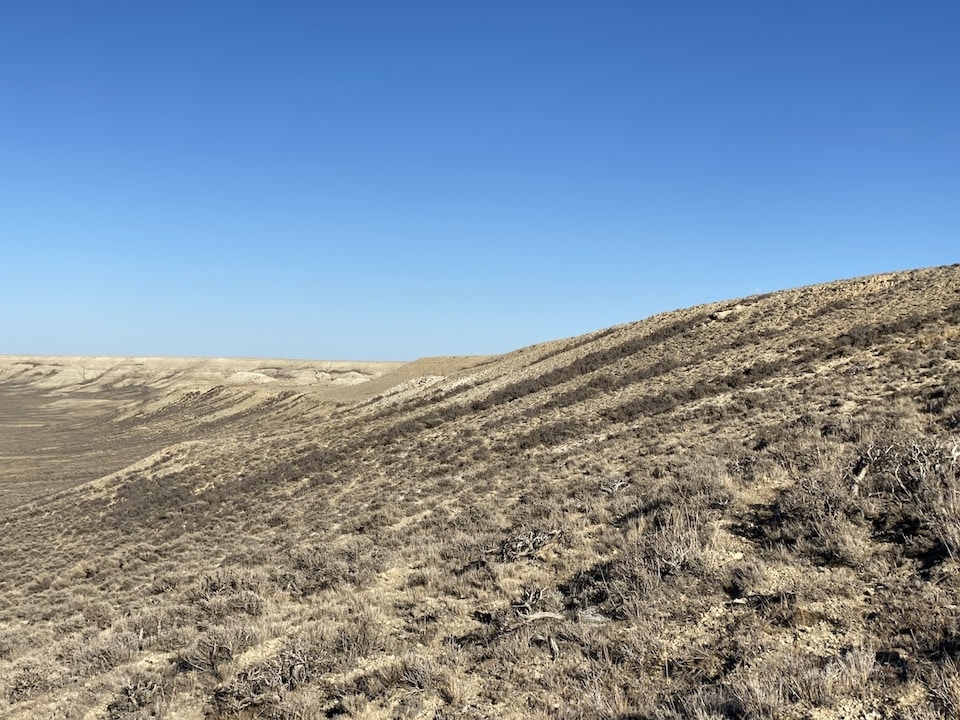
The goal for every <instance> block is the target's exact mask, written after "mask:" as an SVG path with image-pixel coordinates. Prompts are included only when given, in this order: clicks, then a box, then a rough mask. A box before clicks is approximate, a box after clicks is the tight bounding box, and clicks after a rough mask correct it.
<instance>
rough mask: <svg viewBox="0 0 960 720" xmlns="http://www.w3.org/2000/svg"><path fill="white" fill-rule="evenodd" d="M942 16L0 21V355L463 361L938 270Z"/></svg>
mask: <svg viewBox="0 0 960 720" xmlns="http://www.w3.org/2000/svg"><path fill="white" fill-rule="evenodd" d="M958 31H960V3H956V2H934V1H930V2H923V3H910V2H906V1H905V0H904V1H903V2H884V1H883V0H871V1H870V2H853V1H850V2H832V1H831V2H828V1H826V0H811V1H809V2H806V1H805V2H778V1H776V0H763V1H756V2H751V1H748V0H742V1H738V2H713V1H712V0H711V1H709V2H708V1H703V2H688V1H684V0H677V1H671V2H652V1H651V2H627V1H626V0H621V1H618V2H613V1H611V2H585V1H584V2H563V1H557V0H551V1H549V2H548V1H547V0H542V1H537V2H533V1H529V0H511V1H506V0H504V1H500V0H492V1H491V0H484V1H483V2H479V1H478V2H451V1H449V0H448V1H445V2H439V1H438V2H421V1H417V0H410V1H409V2H397V1H390V2H386V1H384V2H366V1H363V0H356V1H350V2H347V1H346V0H342V1H337V2H321V1H319V0H318V1H316V2H290V1H285V0H277V1H274V2H243V1H239V0H231V1H230V2H226V1H224V2H214V1H213V0H210V1H207V2H203V1H192V2H177V1H164V2H159V1H157V2H120V1H119V0H118V1H116V2H102V1H99V0H90V1H89V2H82V3H81V2H73V1H72V0H71V1H70V2H44V1H43V0H38V2H30V3H7V4H6V5H5V7H4V8H2V10H0V248H2V253H0V354H2V353H7V354H94V355H96V354H115V355H190V356H261V357H288V358H317V359H371V360H373V359H413V358H416V357H420V356H426V355H447V354H451V355H452V354H485V353H497V352H505V351H508V350H511V349H514V348H516V347H519V346H522V345H527V344H531V343H534V342H539V341H542V340H549V339H554V338H558V337H566V336H571V335H577V334H580V333H584V332H589V331H591V330H596V329H600V328H603V327H606V326H609V325H613V324H616V323H621V322H627V321H631V320H638V319H641V318H643V317H646V316H648V315H651V314H653V313H657V312H661V311H665V310H670V309H675V308H679V307H687V306H690V305H694V304H697V303H702V302H708V301H712V300H720V299H724V298H734V297H740V296H744V295H750V294H753V293H755V292H760V291H763V292H767V291H772V290H777V289H781V288H785V287H794V286H798V285H807V284H812V283H818V282H825V281H829V280H834V279H839V278H844V277H852V276H857V275H864V274H869V273H874V272H882V271H889V270H898V269H906V268H912V267H924V266H930V265H940V264H947V263H952V262H957V261H960V233H958V230H960V170H958V169H960V43H958V42H957V41H956V38H957V33H958Z"/></svg>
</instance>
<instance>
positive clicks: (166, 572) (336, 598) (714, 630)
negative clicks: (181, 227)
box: [0, 265, 960, 720]
mask: <svg viewBox="0 0 960 720" xmlns="http://www.w3.org/2000/svg"><path fill="white" fill-rule="evenodd" d="M177 362H181V363H182V365H177ZM165 363H166V364H165ZM171 363H172V365H171ZM231 363H233V364H231ZM286 363H289V364H286ZM174 366H175V367H174ZM94 367H95V370H91V368H94ZM324 368H325V369H324ZM323 373H327V374H326V375H323ZM351 373H353V374H351ZM90 374H92V375H93V377H92V378H91V377H90ZM338 378H339V379H340V380H342V381H343V382H335V380H337V379H338ZM0 432H2V437H0V493H2V494H0V499H2V500H3V501H4V502H3V505H2V507H3V509H2V510H0V529H2V530H0V717H2V718H37V719H40V718H44V719H47V718H52V717H55V718H64V719H66V718H77V719H80V718H111V720H120V719H133V718H149V717H164V718H289V719H292V718H323V717H357V718H391V717H409V718H417V717H425V718H454V717H456V718H538V717H543V718H547V717H551V718H553V717H556V718H598V719H599V718H621V719H623V720H626V719H627V718H650V719H651V720H652V719H653V718H687V717H693V718H785V719H791V718H824V719H826V718H837V719H839V718H862V719H864V720H867V719H872V720H877V719H879V718H905V719H906V718H915V719H918V720H920V719H923V718H939V717H957V716H960V679H958V678H960V673H958V663H960V608H958V606H960V573H958V567H960V565H958V560H960V558H958V557H957V553H958V551H960V265H955V266H951V267H943V268H934V269H925V270H915V271H909V272H902V273H891V274H886V275H879V276H873V277H867V278H859V279H854V280H846V281H840V282H836V283H831V284H828V285H822V286H816V287H807V288H800V289H794V290H786V291H782V292H777V293H773V294H770V295H765V296H756V297H750V298H744V299H742V300H739V301H729V302H722V303H715V304H711V305H704V306H699V307H695V308H690V309H686V310H679V311H676V312H671V313H665V314H662V315H658V316H655V317H652V318H648V319H646V320H643V321H640V322H636V323H631V324H628V325H622V326H617V327H612V328H608V329H605V330H601V331H598V332H595V333H592V334H589V335H585V336H582V337H577V338H571V339H566V340H557V341H553V342H549V343H544V344H540V345H535V346H531V347H527V348H522V349H520V350H517V351H515V352H512V353H509V354H507V355H503V356H498V357H477V358H433V359H425V360H420V361H417V362H414V363H409V364H389V363H387V364H363V363H354V364H349V363H347V364H343V365H340V366H336V367H334V366H332V365H329V364H327V365H326V366H324V364H322V363H313V364H311V363H297V362H294V361H286V362H280V361H276V362H274V361H243V362H241V361H223V364H222V365H221V366H217V365H216V361H205V362H201V361H159V360H149V359H140V360H138V361H129V360H122V359H101V360H96V361H94V360H91V359H80V358H73V359H69V358H58V359H51V358H30V359H27V358H0Z"/></svg>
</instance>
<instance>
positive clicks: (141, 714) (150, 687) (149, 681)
mask: <svg viewBox="0 0 960 720" xmlns="http://www.w3.org/2000/svg"><path fill="white" fill-rule="evenodd" d="M169 690H170V679H169V678H166V677H164V676H162V675H161V674H160V673H156V672H150V671H146V672H137V673H135V674H134V675H133V676H132V677H131V678H130V679H129V680H128V681H127V683H126V684H125V685H124V686H123V687H122V688H120V691H119V692H118V693H117V695H116V696H115V697H114V699H113V700H111V701H110V703H109V704H108V705H107V717H108V718H109V720H149V719H150V718H156V717H162V715H163V712H164V709H165V703H166V696H167V693H168V692H169Z"/></svg>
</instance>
